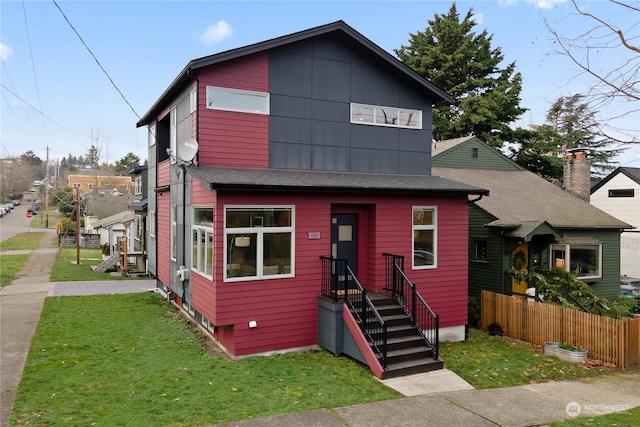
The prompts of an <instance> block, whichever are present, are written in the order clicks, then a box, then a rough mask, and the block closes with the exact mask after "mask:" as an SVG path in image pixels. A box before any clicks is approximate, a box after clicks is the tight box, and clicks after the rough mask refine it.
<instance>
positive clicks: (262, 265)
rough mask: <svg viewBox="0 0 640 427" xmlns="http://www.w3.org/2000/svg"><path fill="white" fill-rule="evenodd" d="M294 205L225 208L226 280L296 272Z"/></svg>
mask: <svg viewBox="0 0 640 427" xmlns="http://www.w3.org/2000/svg"><path fill="white" fill-rule="evenodd" d="M293 214H294V208H293V207H286V206H285V207H280V206H273V207H267V206H265V207H263V206H260V207H255V206H234V207H226V208H225V229H224V234H225V242H226V243H225V266H226V267H225V280H228V281H234V280H246V279H262V278H271V277H292V276H293V268H292V266H293V253H294V252H293V251H294V241H293V235H294V234H293V231H294V224H293Z"/></svg>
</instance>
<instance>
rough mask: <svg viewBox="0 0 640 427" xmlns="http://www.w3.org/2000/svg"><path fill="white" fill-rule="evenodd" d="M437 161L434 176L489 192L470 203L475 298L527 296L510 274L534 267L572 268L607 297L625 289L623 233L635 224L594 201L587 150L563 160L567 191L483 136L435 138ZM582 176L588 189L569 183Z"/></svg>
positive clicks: (472, 293) (471, 277) (471, 293)
mask: <svg viewBox="0 0 640 427" xmlns="http://www.w3.org/2000/svg"><path fill="white" fill-rule="evenodd" d="M432 166H433V169H432V174H433V175H434V176H440V177H443V178H447V179H451V180H454V181H458V182H463V183H467V184H472V185H474V186H476V187H481V188H485V189H487V190H489V196H484V197H478V198H475V199H472V200H470V203H469V260H470V261H469V296H470V297H479V296H480V291H481V290H483V289H484V290H489V291H492V292H498V293H504V294H511V293H517V294H524V293H525V292H526V284H525V283H518V282H516V281H514V280H512V278H511V276H510V275H509V274H508V272H509V271H510V269H511V268H514V269H516V270H521V271H522V270H529V269H531V268H532V267H534V266H543V267H550V266H558V267H563V268H565V269H567V270H571V271H573V272H575V273H576V275H577V276H578V277H579V278H580V279H581V280H582V281H584V282H586V283H588V284H589V285H591V286H592V287H593V289H594V291H595V292H596V293H597V294H598V295H599V296H601V297H604V298H610V299H613V298H615V297H616V296H617V295H618V294H619V293H620V233H621V231H622V230H623V229H628V228H631V226H630V225H629V224H627V223H625V222H623V221H620V220H618V219H616V218H614V217H613V216H611V215H609V214H607V213H605V212H603V211H601V210H600V209H598V208H596V207H594V206H592V205H590V204H589V202H588V197H589V196H588V194H589V186H588V182H589V169H590V162H589V160H588V159H586V156H583V155H581V153H570V154H569V155H568V156H567V157H566V158H565V179H564V182H565V183H566V186H568V187H569V188H565V189H562V188H560V187H559V186H557V185H555V184H552V183H550V182H548V181H546V180H545V179H543V178H541V177H539V176H538V175H536V174H534V173H532V172H529V171H527V170H525V169H524V168H522V167H521V166H519V165H518V164H517V163H515V162H514V161H512V160H510V159H509V158H508V157H506V156H505V155H503V154H502V153H501V152H500V151H498V150H496V149H494V148H492V147H490V146H489V145H487V144H486V143H485V142H484V141H482V140H480V139H479V138H477V137H464V138H457V139H452V140H447V141H440V142H433V144H432ZM568 175H570V176H568ZM578 175H581V176H578ZM580 182H582V183H585V184H584V185H585V186H586V189H583V191H582V193H581V192H580V189H579V188H577V189H576V188H573V187H571V186H573V185H574V184H576V183H577V186H578V187H579V184H580ZM585 191H586V196H585V194H584V193H585ZM573 193H575V194H579V195H580V197H582V199H581V198H580V197H578V196H576V195H574V194H573ZM585 197H586V198H587V200H586V201H585V200H584V198H585Z"/></svg>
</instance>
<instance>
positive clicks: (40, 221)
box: [29, 209, 57, 228]
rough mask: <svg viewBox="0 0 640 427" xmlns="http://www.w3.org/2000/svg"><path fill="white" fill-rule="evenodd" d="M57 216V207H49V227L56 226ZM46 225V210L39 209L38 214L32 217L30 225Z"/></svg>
mask: <svg viewBox="0 0 640 427" xmlns="http://www.w3.org/2000/svg"><path fill="white" fill-rule="evenodd" d="M56 216H57V211H56V209H49V227H48V228H55V227H56ZM46 225H47V218H46V215H45V212H44V211H38V213H37V214H36V215H34V216H33V217H31V221H30V222H29V227H36V228H45V226H46Z"/></svg>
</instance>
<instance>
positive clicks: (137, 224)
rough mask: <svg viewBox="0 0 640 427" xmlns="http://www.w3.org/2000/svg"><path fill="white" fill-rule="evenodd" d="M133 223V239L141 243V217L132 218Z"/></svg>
mask: <svg viewBox="0 0 640 427" xmlns="http://www.w3.org/2000/svg"><path fill="white" fill-rule="evenodd" d="M134 223H135V236H133V237H134V239H136V240H137V241H141V240H142V237H143V236H144V229H143V223H144V221H142V216H140V215H136V216H135V217H134Z"/></svg>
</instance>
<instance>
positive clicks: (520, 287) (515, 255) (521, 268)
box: [511, 243, 529, 295]
mask: <svg viewBox="0 0 640 427" xmlns="http://www.w3.org/2000/svg"><path fill="white" fill-rule="evenodd" d="M511 267H512V268H513V269H514V270H515V271H516V272H518V273H522V272H526V271H527V270H528V268H529V245H528V244H527V243H521V244H519V245H518V246H517V247H516V248H515V249H514V250H513V251H512V252H511ZM511 292H513V293H515V294H520V295H525V294H526V293H527V282H525V281H524V280H523V281H518V280H516V278H515V277H513V278H512V279H511Z"/></svg>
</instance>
